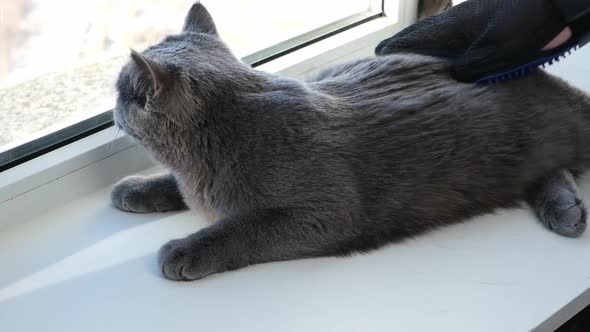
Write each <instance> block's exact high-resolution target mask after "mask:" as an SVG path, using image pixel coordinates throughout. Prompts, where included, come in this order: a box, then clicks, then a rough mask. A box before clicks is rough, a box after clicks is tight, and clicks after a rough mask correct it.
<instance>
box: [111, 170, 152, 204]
mask: <svg viewBox="0 0 590 332" xmlns="http://www.w3.org/2000/svg"><path fill="white" fill-rule="evenodd" d="M150 196H151V195H150V193H149V192H148V188H147V187H146V185H145V178H143V177H141V176H129V177H126V178H124V179H123V180H121V181H119V182H118V183H117V184H115V186H114V187H113V190H112V191H111V201H112V202H113V205H115V207H117V208H118V209H120V210H123V211H128V212H135V213H149V212H155V211H158V208H157V207H156V206H155V205H154V202H153V200H152V199H151V197H150Z"/></svg>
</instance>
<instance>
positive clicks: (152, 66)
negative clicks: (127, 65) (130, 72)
mask: <svg viewBox="0 0 590 332" xmlns="http://www.w3.org/2000/svg"><path fill="white" fill-rule="evenodd" d="M131 59H132V60H133V63H135V67H136V68H137V72H136V73H135V75H134V76H135V77H134V78H133V86H134V88H135V89H137V88H138V87H140V86H145V85H146V84H147V85H148V86H149V87H150V88H151V89H152V90H151V91H152V92H153V93H158V92H161V91H163V90H164V89H165V88H166V87H167V86H169V85H170V84H171V83H172V75H171V74H170V72H168V70H166V68H164V67H163V66H162V65H160V64H159V63H157V62H156V61H154V60H152V59H150V58H148V57H147V56H145V55H142V54H140V53H138V52H136V51H134V50H131Z"/></svg>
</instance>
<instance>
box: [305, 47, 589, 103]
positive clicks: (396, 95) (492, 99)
mask: <svg viewBox="0 0 590 332" xmlns="http://www.w3.org/2000/svg"><path fill="white" fill-rule="evenodd" d="M309 85H310V87H311V88H312V89H314V90H316V91H318V92H320V93H322V94H324V95H328V96H330V97H331V98H333V99H334V100H336V101H337V102H338V104H339V105H340V106H341V107H340V109H341V110H342V111H345V112H348V113H350V112H353V113H356V112H362V113H372V111H375V112H383V111H385V110H387V111H390V112H391V111H396V110H399V109H408V108H417V109H421V110H423V111H425V112H428V110H432V111H438V110H441V109H455V110H458V109H462V110H469V109H477V110H478V112H483V113H486V112H497V111H498V110H503V112H517V113H518V112H521V111H522V112H524V111H525V109H528V112H530V111H531V110H538V111H539V112H544V111H545V110H547V109H555V108H562V107H569V108H572V107H573V108H582V109H588V107H589V106H590V99H589V98H588V96H587V94H586V93H584V92H582V91H580V90H578V89H576V88H574V87H572V86H570V85H569V84H567V83H566V82H564V81H563V80H561V79H559V78H557V77H554V76H552V75H550V74H547V73H545V72H543V71H539V72H538V73H536V74H531V75H529V76H528V77H525V78H522V79H517V80H512V81H507V82H501V83H498V84H472V83H463V82H459V81H457V80H455V79H454V78H452V76H451V75H450V66H449V63H448V62H447V61H446V60H444V59H439V58H434V57H430V56H423V55H417V54H396V55H388V56H379V57H374V58H367V59H361V60H357V61H352V62H348V63H343V64H339V65H336V66H334V67H331V68H328V69H326V70H324V71H323V72H321V73H320V74H318V75H317V76H316V77H314V78H312V79H311V80H309ZM558 111H559V110H557V112H558ZM588 111H589V112H590V110H588Z"/></svg>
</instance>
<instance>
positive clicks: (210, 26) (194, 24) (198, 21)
mask: <svg viewBox="0 0 590 332" xmlns="http://www.w3.org/2000/svg"><path fill="white" fill-rule="evenodd" d="M182 31H184V32H200V33H207V34H211V35H217V28H216V27H215V22H213V18H212V17H211V15H210V14H209V12H208V11H207V9H205V6H203V5H202V4H201V3H200V2H198V1H197V3H195V4H194V5H193V6H192V7H191V9H189V11H188V14H187V15H186V18H185V19H184V27H183V28H182Z"/></svg>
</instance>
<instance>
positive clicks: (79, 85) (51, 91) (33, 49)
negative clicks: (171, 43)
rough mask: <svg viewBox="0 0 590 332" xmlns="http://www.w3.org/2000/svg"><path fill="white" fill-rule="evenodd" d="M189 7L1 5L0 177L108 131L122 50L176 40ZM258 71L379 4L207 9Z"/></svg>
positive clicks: (151, 1) (108, 0)
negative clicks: (3, 172)
mask: <svg viewBox="0 0 590 332" xmlns="http://www.w3.org/2000/svg"><path fill="white" fill-rule="evenodd" d="M192 3H193V0H135V1H118V0H88V1H78V0H54V1H48V0H0V45H2V46H1V47H0V171H1V170H3V169H7V168H9V167H12V166H14V165H17V164H18V163H20V162H23V161H25V160H28V159H31V158H34V157H35V156H36V155H39V154H42V153H44V152H47V151H50V150H51V149H54V148H56V147H59V146H62V145H65V144H68V143H69V142H71V141H73V140H76V139H78V138H80V137H83V136H86V135H89V134H91V133H93V132H96V131H98V130H101V129H104V128H106V127H108V126H111V125H112V121H111V114H110V112H105V111H106V110H109V109H110V108H111V107H112V106H113V105H114V100H115V98H114V93H115V92H114V89H113V86H114V80H115V79H116V76H117V73H118V71H119V70H120V68H121V66H122V64H123V63H124V62H125V61H127V58H128V54H129V48H134V49H137V50H142V49H143V48H145V47H147V46H149V45H151V44H154V43H156V42H158V41H159V40H160V39H161V38H162V37H164V36H165V35H168V34H171V33H176V32H178V31H179V29H180V28H181V26H182V22H183V19H184V15H185V14H186V12H187V10H188V8H189V7H190V6H191V4H192ZM204 4H205V5H206V6H207V8H208V9H209V11H210V12H211V13H212V15H213V17H214V19H215V21H216V23H217V27H218V29H219V32H220V34H221V36H222V38H223V39H224V40H225V41H226V42H227V43H228V44H229V45H230V46H231V47H232V49H233V50H234V51H235V52H236V54H238V55H239V56H241V57H243V59H244V61H246V62H248V63H250V64H252V65H254V66H255V65H258V64H261V63H264V62H266V61H269V60H272V59H274V58H276V57H278V56H281V55H283V54H286V53H288V52H290V51H292V50H294V49H297V48H300V47H303V46H305V45H307V44H309V43H312V42H314V41H316V40H318V39H321V38H325V37H327V36H330V35H332V34H334V33H337V32H339V31H341V30H344V29H346V28H348V27H351V26H354V25H358V24H360V23H363V22H366V21H368V20H371V19H373V18H376V17H379V16H381V15H382V8H383V3H382V1H381V0H378V1H376V0H299V1H272V0H219V1H204Z"/></svg>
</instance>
